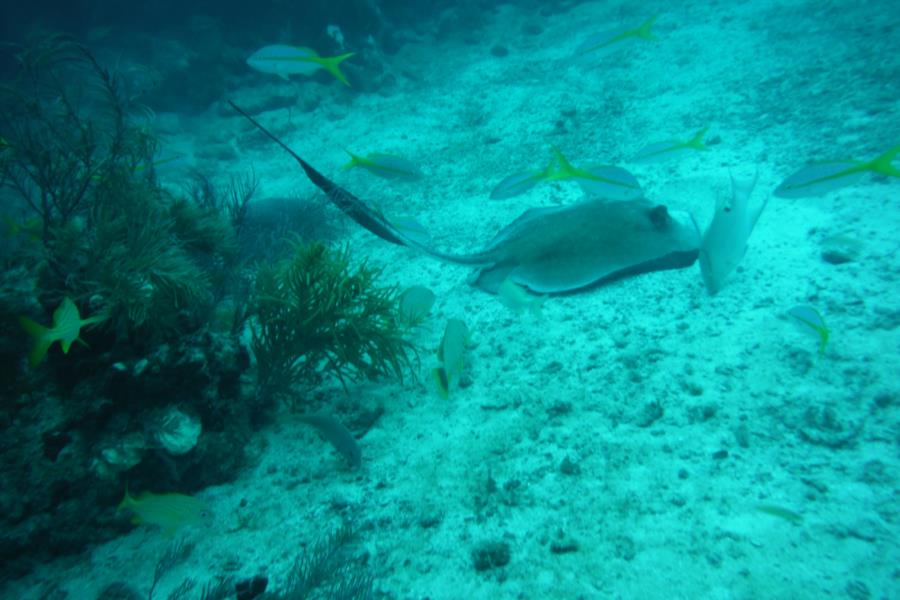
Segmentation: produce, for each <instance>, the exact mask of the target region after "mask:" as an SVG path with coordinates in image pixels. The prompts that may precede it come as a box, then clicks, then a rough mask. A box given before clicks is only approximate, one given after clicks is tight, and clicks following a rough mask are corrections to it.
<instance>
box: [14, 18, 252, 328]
mask: <svg viewBox="0 0 900 600" xmlns="http://www.w3.org/2000/svg"><path fill="white" fill-rule="evenodd" d="M16 58H17V60H18V63H19V64H18V70H17V73H16V75H15V77H14V78H13V79H12V80H11V82H10V83H9V84H7V85H4V86H0V136H2V138H3V146H2V161H0V182H2V183H3V187H4V189H3V190H2V191H3V192H11V193H7V194H6V195H5V198H4V201H6V200H7V199H9V200H10V202H9V203H8V204H7V205H6V206H4V212H5V213H7V214H5V215H4V217H6V218H7V219H10V220H11V221H13V222H24V223H29V222H30V221H36V223H35V227H34V228H33V232H32V230H31V229H29V232H30V233H29V235H33V237H34V238H35V240H36V242H35V243H33V244H28V245H27V246H26V248H27V250H28V252H27V253H24V254H23V255H22V256H20V257H18V259H19V260H20V261H21V262H23V263H26V266H27V268H28V269H29V271H30V272H32V273H35V274H37V293H38V295H39V297H40V298H41V300H42V303H43V304H45V305H47V304H52V303H56V302H59V300H60V299H61V298H63V297H70V298H72V299H73V300H74V302H75V303H76V304H77V305H79V306H81V307H85V306H89V307H90V309H91V311H92V312H94V313H101V312H102V313H104V314H106V315H107V316H108V322H107V323H105V324H104V327H105V328H107V329H109V330H112V331H113V332H114V333H115V336H116V339H118V340H128V341H131V342H135V341H139V342H142V343H146V341H154V340H159V339H161V338H165V337H167V336H169V337H171V336H176V335H181V334H183V333H186V332H189V331H193V330H196V329H198V328H199V327H200V326H201V325H202V324H203V322H204V321H205V319H206V318H207V317H208V315H209V314H211V312H212V307H213V305H214V301H215V300H216V299H217V298H219V297H221V296H223V295H224V288H225V281H226V279H227V278H228V277H229V274H230V273H232V272H233V269H232V268H231V267H232V266H233V263H234V257H235V255H236V251H237V243H236V236H235V230H234V223H233V222H232V219H229V216H230V215H229V214H228V212H227V211H226V210H225V209H224V208H223V207H222V206H219V205H212V204H205V203H203V202H200V201H198V199H197V198H192V197H187V198H180V197H177V196H175V195H173V194H172V193H170V192H168V191H167V190H166V189H164V188H163V187H162V186H161V185H160V184H159V182H158V181H157V179H156V174H155V164H156V163H154V160H153V157H154V154H155V152H156V149H157V147H158V143H157V140H156V138H155V137H154V135H153V133H152V129H151V121H152V113H151V112H150V111H149V109H146V108H143V107H141V106H140V105H139V104H138V103H137V102H136V99H135V98H132V97H129V96H128V95H127V93H126V92H125V89H126V86H124V85H122V82H121V80H120V78H119V77H118V75H117V74H116V73H115V72H114V71H110V70H107V69H105V68H104V67H102V66H101V65H100V64H99V63H98V62H97V61H96V60H95V59H94V57H93V55H92V54H91V53H90V52H89V51H88V50H87V49H86V48H85V47H83V46H81V45H79V44H77V43H75V42H73V41H71V40H69V39H67V38H64V37H60V36H51V37H49V38H46V39H44V40H41V41H39V42H38V43H36V44H34V45H32V46H30V47H28V48H23V49H21V51H20V52H19V53H18V54H17V55H16Z"/></svg>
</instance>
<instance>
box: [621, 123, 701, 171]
mask: <svg viewBox="0 0 900 600" xmlns="http://www.w3.org/2000/svg"><path fill="white" fill-rule="evenodd" d="M708 129H709V128H708V127H706V128H703V129H701V130H700V131H698V132H697V133H696V135H694V137H692V138H691V139H689V140H686V141H682V140H668V141H665V142H654V143H653V144H650V145H649V146H645V147H644V148H643V149H642V150H641V151H640V152H638V153H637V154H636V155H635V157H634V158H633V159H631V162H632V163H652V162H658V161H663V160H668V159H670V158H672V157H673V156H677V155H679V154H681V152H683V151H685V150H693V151H700V152H705V151H706V150H709V146H707V145H706V144H704V143H703V136H705V135H706V131H707V130H708Z"/></svg>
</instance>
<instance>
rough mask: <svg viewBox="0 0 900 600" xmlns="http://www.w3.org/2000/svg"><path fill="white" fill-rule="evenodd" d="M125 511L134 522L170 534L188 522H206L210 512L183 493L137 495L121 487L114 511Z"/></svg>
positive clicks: (203, 523)
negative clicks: (133, 495)
mask: <svg viewBox="0 0 900 600" xmlns="http://www.w3.org/2000/svg"><path fill="white" fill-rule="evenodd" d="M121 510H129V511H131V512H132V513H133V515H134V516H133V517H132V519H131V522H132V523H135V524H146V525H154V526H156V527H159V528H160V529H162V532H163V535H165V536H167V537H170V536H172V535H174V534H175V533H176V532H177V531H178V530H179V529H181V528H182V527H186V526H189V525H210V524H211V523H212V520H213V514H212V511H211V510H210V509H209V506H207V504H206V503H205V502H203V501H202V500H200V499H198V498H195V497H193V496H187V495H185V494H154V493H153V492H144V493H142V494H140V495H139V496H138V497H137V498H134V497H132V496H131V494H130V493H129V491H128V488H127V487H126V488H125V497H124V498H122V502H121V503H119V508H118V511H121Z"/></svg>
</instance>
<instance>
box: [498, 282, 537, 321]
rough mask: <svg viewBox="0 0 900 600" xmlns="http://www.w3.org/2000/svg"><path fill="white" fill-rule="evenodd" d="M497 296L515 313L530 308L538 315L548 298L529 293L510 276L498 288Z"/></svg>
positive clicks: (529, 309)
mask: <svg viewBox="0 0 900 600" xmlns="http://www.w3.org/2000/svg"><path fill="white" fill-rule="evenodd" d="M497 297H498V298H499V299H500V302H501V304H503V305H504V306H506V307H507V308H509V309H510V310H512V311H513V312H514V313H516V314H521V313H523V312H524V311H526V310H528V311H531V313H532V314H533V315H534V316H536V317H540V316H541V307H542V306H543V305H544V301H545V300H546V299H547V296H535V295H534V294H529V293H528V292H527V291H526V290H525V288H523V287H522V286H521V285H518V284H517V283H516V282H514V281H513V280H512V279H510V278H509V277H507V278H506V279H504V280H503V283H501V284H500V287H499V288H498V289H497Z"/></svg>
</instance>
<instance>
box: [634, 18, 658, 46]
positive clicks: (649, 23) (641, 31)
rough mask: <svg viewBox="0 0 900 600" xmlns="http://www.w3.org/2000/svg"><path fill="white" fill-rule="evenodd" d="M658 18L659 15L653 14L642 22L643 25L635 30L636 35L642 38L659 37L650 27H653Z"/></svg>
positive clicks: (653, 38)
mask: <svg viewBox="0 0 900 600" xmlns="http://www.w3.org/2000/svg"><path fill="white" fill-rule="evenodd" d="M658 18H659V15H653V16H652V17H650V18H649V19H647V20H646V21H644V22H643V23H641V26H640V27H638V28H637V29H635V30H634V35H635V36H636V37H639V38H641V39H642V40H656V39H659V38H657V37H656V36H655V35H654V34H653V32H652V31H650V28H651V27H653V23H655V22H656V19H658Z"/></svg>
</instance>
